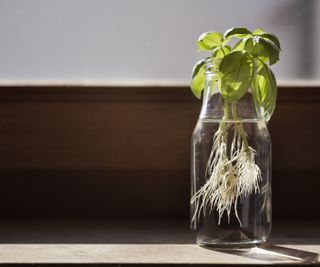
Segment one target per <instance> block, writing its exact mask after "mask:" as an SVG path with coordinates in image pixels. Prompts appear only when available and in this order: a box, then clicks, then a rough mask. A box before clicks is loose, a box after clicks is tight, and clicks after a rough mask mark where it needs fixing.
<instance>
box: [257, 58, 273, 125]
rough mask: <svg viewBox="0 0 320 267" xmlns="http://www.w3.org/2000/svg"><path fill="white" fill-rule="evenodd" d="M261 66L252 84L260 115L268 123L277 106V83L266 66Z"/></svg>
mask: <svg viewBox="0 0 320 267" xmlns="http://www.w3.org/2000/svg"><path fill="white" fill-rule="evenodd" d="M259 66H260V68H259V71H258V72H257V73H256V75H255V77H254V80H253V82H252V89H253V90H252V95H253V100H254V103H255V107H256V111H257V113H258V115H259V116H260V117H261V118H263V119H265V120H267V121H268V120H269V119H270V117H271V115H272V113H273V111H274V109H275V105H276V98H277V83H276V79H275V77H274V74H273V72H272V71H271V69H270V68H269V67H268V66H267V65H266V64H264V63H259Z"/></svg>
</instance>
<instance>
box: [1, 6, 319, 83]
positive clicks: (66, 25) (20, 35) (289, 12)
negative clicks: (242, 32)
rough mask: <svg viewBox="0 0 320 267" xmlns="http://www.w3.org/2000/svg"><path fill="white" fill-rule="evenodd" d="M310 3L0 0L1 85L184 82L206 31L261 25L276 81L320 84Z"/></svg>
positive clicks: (316, 8) (316, 20) (316, 29)
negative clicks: (277, 43)
mask: <svg viewBox="0 0 320 267" xmlns="http://www.w3.org/2000/svg"><path fill="white" fill-rule="evenodd" d="M319 12H320V3H319V1H316V0H308V1H303V0H259V1H256V0H243V1H233V0H225V1H211V0H198V1H195V0H189V1H181V0H163V1H157V0H151V1H148V0H134V1H131V0H106V1H104V0H92V1H87V0H67V1H65V0H56V1H48V0H29V1H21V0H1V1H0V22H1V23H0V36H1V43H0V59H1V60H0V82H1V83H4V84H6V83H15V84H16V83H22V84H24V83H32V84H36V83H45V84H52V83H55V84H82V83H87V84H108V85H110V84H112V85H133V84H138V85H142V84H149V85H150V84H152V85H159V84H165V85H177V84H178V85H181V84H182V85H187V84H189V79H190V72H191V69H192V67H193V65H194V63H195V62H196V61H197V59H198V58H199V57H202V56H203V55H197V53H196V50H197V47H196V44H195V42H196V40H197V38H198V36H199V35H200V34H201V33H202V32H205V31H221V32H224V31H226V30H227V29H228V28H231V27H234V26H238V27H247V28H249V29H251V30H254V29H255V28H258V27H263V28H264V29H265V30H266V31H270V32H272V33H275V34H276V35H277V36H278V37H279V38H280V40H281V45H282V49H283V53H282V54H281V60H280V63H279V64H277V66H275V67H274V71H275V73H276V76H277V78H278V81H279V83H280V84H295V83H297V82H298V83H300V82H301V81H303V83H304V84H319V80H320V53H319V51H318V50H319V49H318V48H319V46H320V31H319V26H320V17H319Z"/></svg>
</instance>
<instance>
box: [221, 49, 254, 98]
mask: <svg viewBox="0 0 320 267" xmlns="http://www.w3.org/2000/svg"><path fill="white" fill-rule="evenodd" d="M251 80H252V61H251V59H250V56H249V54H248V53H247V52H240V51H236V52H232V53H230V54H229V55H227V56H225V57H224V58H223V59H222V61H221V63H220V66H219V88H220V92H221V94H222V96H223V97H224V99H225V100H228V101H237V100H239V99H240V98H241V97H242V96H243V95H244V94H245V93H246V92H247V91H248V89H249V87H250V84H251Z"/></svg>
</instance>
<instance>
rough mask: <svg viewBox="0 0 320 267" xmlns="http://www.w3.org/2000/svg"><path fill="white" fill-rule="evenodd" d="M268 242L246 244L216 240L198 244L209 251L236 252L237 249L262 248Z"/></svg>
mask: <svg viewBox="0 0 320 267" xmlns="http://www.w3.org/2000/svg"><path fill="white" fill-rule="evenodd" d="M265 242H266V240H252V241H251V240H250V241H245V242H241V241H240V242H226V241H221V240H216V239H207V240H201V241H199V240H197V244H198V245H199V246H200V247H203V248H207V249H218V250H235V249H248V248H253V247H257V246H260V245H262V244H264V243H265Z"/></svg>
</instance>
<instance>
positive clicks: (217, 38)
mask: <svg viewBox="0 0 320 267" xmlns="http://www.w3.org/2000/svg"><path fill="white" fill-rule="evenodd" d="M222 41H223V35H222V34H221V33H220V32H205V33H203V34H201V35H200V37H199V39H198V42H197V44H198V48H199V50H202V51H209V50H213V49H214V48H216V47H217V46H220V45H221V44H222Z"/></svg>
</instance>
